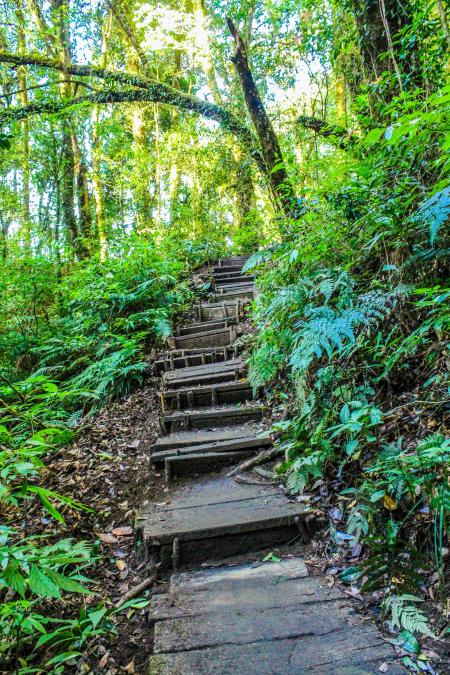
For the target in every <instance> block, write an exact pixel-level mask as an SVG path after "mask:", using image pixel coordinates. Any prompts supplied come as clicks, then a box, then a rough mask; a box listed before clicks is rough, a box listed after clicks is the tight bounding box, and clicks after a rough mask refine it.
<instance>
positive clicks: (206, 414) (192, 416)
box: [161, 405, 267, 432]
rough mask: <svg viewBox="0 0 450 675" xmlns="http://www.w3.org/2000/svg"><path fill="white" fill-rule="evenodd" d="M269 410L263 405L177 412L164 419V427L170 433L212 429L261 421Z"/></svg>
mask: <svg viewBox="0 0 450 675" xmlns="http://www.w3.org/2000/svg"><path fill="white" fill-rule="evenodd" d="M266 411H267V408H266V407H265V406H262V405H242V406H234V405H232V406H223V407H220V408H217V407H214V408H204V409H203V410H187V411H181V412H175V413H172V414H169V415H166V416H165V417H163V418H162V421H161V422H162V426H163V428H164V429H166V430H167V431H168V432H170V431H173V432H174V431H183V430H184V431H187V430H189V429H211V428H213V427H224V426H229V425H236V424H245V423H247V422H251V421H260V420H261V419H262V418H263V416H264V414H265V413H266Z"/></svg>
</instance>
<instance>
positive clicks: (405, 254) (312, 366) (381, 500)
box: [246, 88, 450, 636]
mask: <svg viewBox="0 0 450 675" xmlns="http://www.w3.org/2000/svg"><path fill="white" fill-rule="evenodd" d="M448 96H449V89H448V88H447V90H445V91H444V93H442V94H440V95H436V96H433V97H431V99H430V100H428V101H427V102H426V103H420V104H417V105H415V104H414V103H413V102H411V108H410V112H408V114H405V115H402V116H397V117H394V121H393V123H392V125H391V126H390V127H389V128H388V129H386V128H383V129H378V130H373V131H372V132H370V133H369V134H368V135H367V137H366V138H365V139H363V141H362V142H361V144H360V145H359V146H357V147H355V148H354V152H355V158H354V165H353V174H352V175H351V176H349V177H347V178H346V180H341V181H340V182H339V183H338V184H337V186H336V188H335V189H330V186H329V185H327V186H326V189H327V192H325V191H321V190H320V188H317V189H316V190H315V192H314V199H310V201H309V206H308V202H307V203H306V206H305V207H304V210H305V214H304V216H303V218H302V221H301V224H300V225H298V224H297V225H294V224H293V223H288V224H287V225H286V232H287V233H288V234H287V237H286V238H285V240H284V241H283V242H281V243H280V244H278V245H275V246H272V248H271V249H268V250H265V251H260V252H258V254H256V255H255V256H253V257H252V258H251V259H250V260H249V261H248V263H247V266H246V268H247V270H248V271H251V272H252V273H253V274H255V275H256V279H257V284H258V287H259V291H260V292H259V295H258V298H257V300H256V302H255V305H254V311H253V316H254V320H255V323H256V327H257V335H256V339H255V347H254V350H253V352H252V354H251V356H250V359H249V374H250V380H251V383H252V385H253V387H254V389H255V390H256V389H258V388H259V387H265V388H266V390H267V391H268V392H269V395H270V396H272V397H273V399H274V400H275V401H279V402H286V401H288V406H289V412H290V415H289V418H288V419H287V420H285V421H282V422H278V423H276V424H275V425H274V429H275V430H276V431H277V432H278V441H277V445H278V449H279V452H280V454H282V455H283V456H284V457H283V461H282V462H281V463H280V464H279V465H278V467H277V470H278V472H279V473H280V474H282V475H284V476H285V478H286V482H287V487H288V488H289V490H290V491H291V492H292V493H294V494H295V493H302V492H307V493H317V494H318V498H319V497H321V498H322V499H323V498H324V496H325V497H326V498H327V499H328V500H329V501H331V503H333V502H334V503H335V504H337V506H336V510H337V512H338V513H339V514H340V516H339V517H340V518H341V522H340V523H339V525H336V523H335V522H334V521H333V520H332V519H331V521H330V533H331V543H330V546H331V547H332V549H333V550H334V551H336V552H337V551H339V550H342V547H343V546H344V547H345V546H348V547H349V550H350V548H351V547H355V546H356V544H358V545H359V546H360V547H361V546H363V547H365V548H363V551H365V553H363V554H362V555H361V559H360V562H359V564H357V565H355V566H353V567H351V568H349V569H348V570H344V571H343V572H342V578H343V580H344V581H348V582H350V581H354V580H358V583H359V584H361V585H362V588H363V589H364V590H370V591H377V593H380V594H381V597H384V598H385V600H384V602H383V616H384V618H385V620H386V621H389V622H390V626H391V628H393V629H395V630H401V629H402V630H404V631H406V632H411V631H412V632H418V633H421V634H422V635H425V636H431V635H432V634H433V635H436V633H435V632H433V631H432V630H431V629H430V628H429V625H428V622H427V618H426V616H425V615H424V614H423V611H422V610H421V609H420V602H421V601H422V600H423V599H424V598H425V597H426V593H425V592H424V591H425V584H426V581H427V580H428V581H429V580H430V579H431V583H432V585H433V588H434V589H435V590H434V591H433V592H434V594H435V596H436V598H437V599H438V600H440V603H441V604H440V606H441V609H442V610H443V611H442V616H444V615H445V605H446V603H445V597H446V592H447V589H446V587H445V579H444V571H445V565H446V555H447V552H448V528H449V513H450V502H449V488H448V480H449V476H448V460H449V456H448V452H449V445H448V444H449V440H448V426H447V425H446V419H447V417H446V414H447V412H448V403H449V394H450V390H449V387H448V357H449V354H448V334H449V328H450V323H449V316H450V315H449V312H450V303H449V302H448V300H449V297H450V295H449V285H448V277H449V268H448V263H447V262H446V261H447V259H448V251H449V244H450V239H449V230H448V227H446V224H447V223H448V219H449V213H450V206H449V204H450V202H449V191H448V169H449V165H448V153H445V152H444V148H445V147H446V143H447V144H448V141H446V137H445V133H444V131H443V129H444V128H445V124H446V121H448V106H447V104H446V102H448ZM418 138H420V142H418ZM425 141H426V143H425ZM427 144H428V145H427ZM367 148H370V154H369V155H368V154H367ZM431 158H433V159H432V160H431ZM425 166H426V170H425V169H424V167H425ZM425 173H426V176H425ZM418 175H420V176H422V178H423V180H424V183H426V186H425V185H424V184H423V185H418V181H417V176H418ZM331 233H332V234H331ZM324 485H325V487H324ZM310 496H311V495H310ZM429 583H430V581H429ZM444 620H445V619H442V621H444ZM441 626H442V623H441ZM438 632H439V631H438Z"/></svg>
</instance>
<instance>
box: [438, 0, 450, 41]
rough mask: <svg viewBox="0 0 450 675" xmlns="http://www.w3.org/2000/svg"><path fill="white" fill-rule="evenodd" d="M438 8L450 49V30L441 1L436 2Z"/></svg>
mask: <svg viewBox="0 0 450 675" xmlns="http://www.w3.org/2000/svg"><path fill="white" fill-rule="evenodd" d="M436 6H437V8H438V12H439V18H440V19H441V24H442V30H443V31H444V33H445V37H446V38H447V45H448V47H449V49H450V28H449V25H448V18H447V14H446V11H445V8H444V5H443V4H442V2H441V0H436Z"/></svg>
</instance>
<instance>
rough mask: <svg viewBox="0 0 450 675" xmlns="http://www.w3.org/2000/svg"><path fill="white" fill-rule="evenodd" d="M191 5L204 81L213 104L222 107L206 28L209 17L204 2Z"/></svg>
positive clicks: (198, 0) (196, 0) (195, 1)
mask: <svg viewBox="0 0 450 675" xmlns="http://www.w3.org/2000/svg"><path fill="white" fill-rule="evenodd" d="M193 5H194V23H195V34H196V37H197V48H198V53H199V61H200V64H201V66H202V69H203V71H204V73H205V75H206V81H207V83H208V87H209V89H210V91H211V94H212V97H213V101H214V103H216V104H217V105H223V100H222V94H221V93H220V89H219V85H218V84H217V77H216V71H215V68H214V62H213V57H212V49H211V38H210V32H209V26H208V23H209V17H208V14H207V11H206V6H205V0H194V3H193Z"/></svg>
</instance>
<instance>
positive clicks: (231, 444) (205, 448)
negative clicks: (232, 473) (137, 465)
mask: <svg viewBox="0 0 450 675" xmlns="http://www.w3.org/2000/svg"><path fill="white" fill-rule="evenodd" d="M169 438H170V436H169ZM271 444H272V438H271V436H270V434H265V435H264V436H261V437H258V436H257V435H255V434H253V435H251V436H250V435H249V436H243V437H241V438H229V439H222V440H215V441H210V442H205V443H199V444H195V445H188V446H178V447H171V448H168V449H159V448H158V449H155V451H154V452H153V453H152V455H151V457H150V461H151V463H152V464H162V463H164V461H165V460H166V459H167V458H168V457H185V458H187V459H188V458H189V455H190V454H192V453H205V454H207V453H213V452H237V451H242V450H250V451H251V452H254V451H255V450H260V449H262V448H267V447H268V446H270V445H271Z"/></svg>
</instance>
